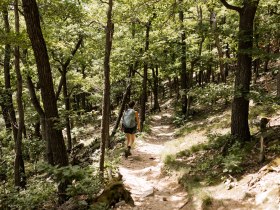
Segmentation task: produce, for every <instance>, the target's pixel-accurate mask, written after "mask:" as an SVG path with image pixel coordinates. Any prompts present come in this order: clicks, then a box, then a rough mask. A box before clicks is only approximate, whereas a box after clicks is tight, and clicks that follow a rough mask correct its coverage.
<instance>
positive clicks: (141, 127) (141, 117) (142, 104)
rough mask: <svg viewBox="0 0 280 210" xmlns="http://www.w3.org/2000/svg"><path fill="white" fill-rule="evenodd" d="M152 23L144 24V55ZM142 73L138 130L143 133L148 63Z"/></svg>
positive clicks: (147, 46) (146, 50)
mask: <svg viewBox="0 0 280 210" xmlns="http://www.w3.org/2000/svg"><path fill="white" fill-rule="evenodd" d="M151 24H152V21H151V20H149V21H148V22H147V23H146V36H145V53H146V52H148V50H149V45H150V29H151ZM143 70H144V72H143V80H142V94H141V106H140V109H141V111H140V130H141V131H143V129H144V123H145V120H146V102H147V82H148V61H147V59H145V61H144V69H143Z"/></svg>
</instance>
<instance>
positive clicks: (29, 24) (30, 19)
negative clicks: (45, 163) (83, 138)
mask: <svg viewBox="0 0 280 210" xmlns="http://www.w3.org/2000/svg"><path fill="white" fill-rule="evenodd" d="M22 5H23V10H24V18H25V22H26V28H27V32H28V35H29V38H30V41H31V44H32V48H33V51H34V56H35V60H36V64H37V71H38V77H39V82H40V86H41V96H42V101H43V106H44V110H45V120H46V131H47V132H46V133H47V135H48V139H49V141H50V146H51V150H52V155H53V160H54V164H55V165H59V166H66V165H68V157H67V152H66V147H65V144H64V139H63V136H62V131H61V129H58V128H56V123H57V122H58V119H59V116H58V109H57V104H56V98H55V92H54V86H53V81H52V72H51V67H50V63H49V56H48V52H47V47H46V43H45V40H44V37H43V34H42V30H41V26H40V18H39V10H38V6H37V3H36V1H35V0H22ZM67 184H68V182H67V181H64V182H61V183H60V184H59V186H58V193H59V202H60V203H61V202H63V201H64V200H65V199H66V197H65V196H66V195H65V191H66V188H67Z"/></svg>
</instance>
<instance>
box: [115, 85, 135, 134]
mask: <svg viewBox="0 0 280 210" xmlns="http://www.w3.org/2000/svg"><path fill="white" fill-rule="evenodd" d="M130 90H131V84H129V85H128V86H127V87H126V90H125V93H124V95H123V99H122V104H121V107H120V110H119V114H118V118H117V120H116V123H115V126H114V128H113V131H112V133H111V136H110V138H112V137H114V135H115V134H116V131H117V129H118V127H119V124H120V121H121V119H122V115H123V112H124V110H125V104H126V103H127V101H128V94H129V92H130Z"/></svg>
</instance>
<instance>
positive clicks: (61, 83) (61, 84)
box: [55, 72, 63, 100]
mask: <svg viewBox="0 0 280 210" xmlns="http://www.w3.org/2000/svg"><path fill="white" fill-rule="evenodd" d="M60 73H61V74H62V72H60ZM62 86H63V76H61V77H60V81H59V85H58V88H57V91H56V93H55V99H56V100H58V98H59V95H60V92H61V89H62Z"/></svg>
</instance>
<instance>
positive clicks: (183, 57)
mask: <svg viewBox="0 0 280 210" xmlns="http://www.w3.org/2000/svg"><path fill="white" fill-rule="evenodd" d="M182 3H183V0H179V4H182ZM181 7H182V5H181ZM179 19H180V22H181V32H180V33H181V103H182V104H181V112H182V115H184V116H185V117H186V114H187V105H188V100H187V58H186V51H187V46H186V31H185V28H184V11H183V10H182V9H180V10H179Z"/></svg>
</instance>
